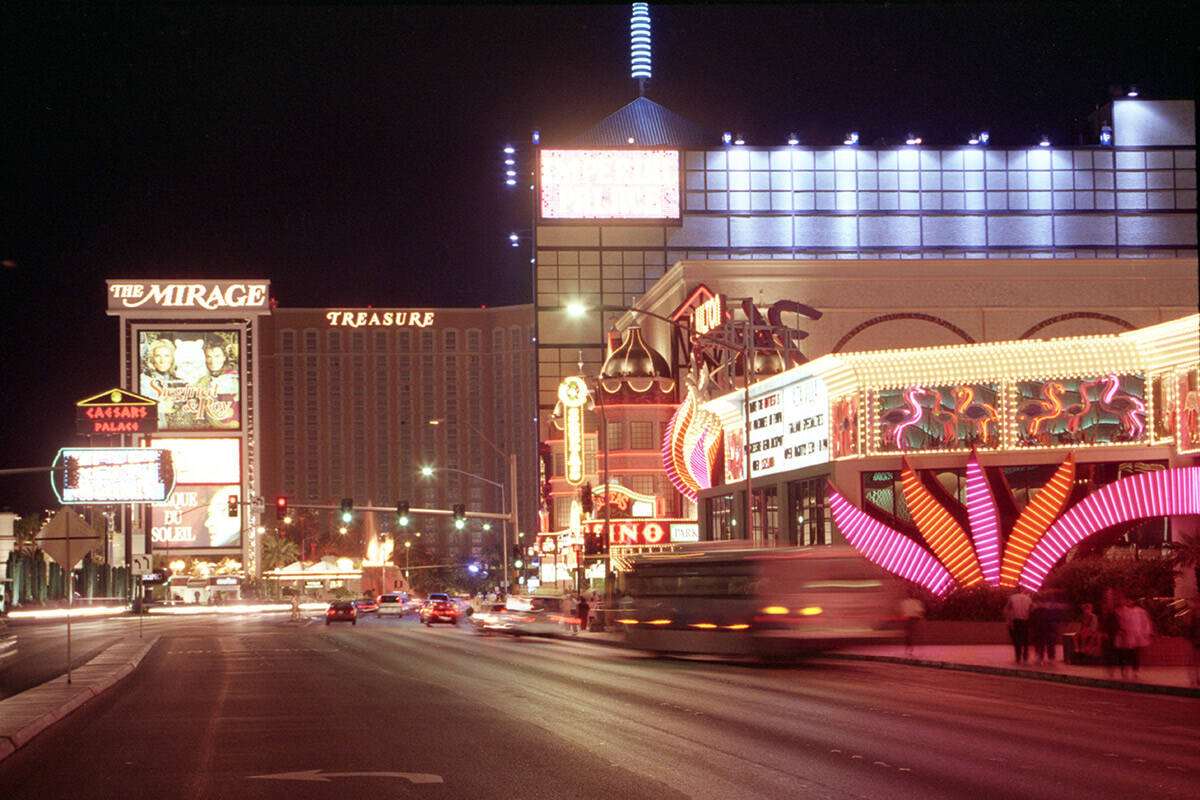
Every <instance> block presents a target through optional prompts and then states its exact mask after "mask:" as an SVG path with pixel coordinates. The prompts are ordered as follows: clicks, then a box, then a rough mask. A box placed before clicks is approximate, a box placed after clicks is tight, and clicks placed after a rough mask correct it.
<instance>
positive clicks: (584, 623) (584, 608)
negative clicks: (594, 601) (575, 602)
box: [579, 597, 592, 633]
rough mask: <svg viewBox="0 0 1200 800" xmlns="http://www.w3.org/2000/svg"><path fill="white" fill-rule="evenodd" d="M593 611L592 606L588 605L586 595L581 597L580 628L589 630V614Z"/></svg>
mask: <svg viewBox="0 0 1200 800" xmlns="http://www.w3.org/2000/svg"><path fill="white" fill-rule="evenodd" d="M591 613H592V607H591V606H589V605H588V601H587V598H586V597H580V598H579V630H581V631H584V632H585V633H586V632H587V629H588V615H589V614H591Z"/></svg>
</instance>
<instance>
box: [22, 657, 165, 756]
mask: <svg viewBox="0 0 1200 800" xmlns="http://www.w3.org/2000/svg"><path fill="white" fill-rule="evenodd" d="M157 642H158V636H154V637H152V638H150V639H149V640H148V641H146V640H133V641H132V642H126V641H120V642H116V643H114V644H112V645H110V646H109V647H107V648H105V649H104V650H103V651H101V652H100V653H99V654H98V655H97V656H96V657H95V658H93V659H92V660H91V661H89V662H87V663H86V664H84V665H83V666H81V667H78V668H76V669H73V670H71V683H67V676H66V675H60V676H59V677H57V678H54V679H53V680H50V681H47V682H46V683H43V684H41V685H40V686H35V687H34V688H32V689H30V690H28V691H25V692H21V693H20V694H18V695H14V696H13V697H9V698H6V699H4V700H0V760H3V759H5V758H7V757H8V756H10V755H12V754H13V753H14V752H16V751H17V750H18V749H19V748H21V747H24V746H25V745H27V744H29V742H30V741H31V740H32V739H33V738H34V737H36V736H37V735H38V734H39V733H41V732H42V731H44V730H46V728H49V727H50V726H51V725H53V724H54V723H56V722H58V721H59V720H61V719H63V718H64V717H66V716H68V715H69V714H70V713H71V712H72V711H75V710H76V709H77V708H79V707H80V706H82V705H83V704H85V703H86V702H87V701H89V700H92V699H95V698H96V697H99V696H100V695H101V694H103V693H104V692H106V691H108V690H109V689H111V688H112V687H113V686H115V685H116V684H117V683H119V682H120V681H121V680H123V679H124V678H126V677H128V676H129V675H130V674H131V673H132V672H133V671H134V670H135V669H136V668H137V666H138V665H139V664H140V663H141V661H142V659H143V658H145V657H146V654H147V653H149V652H150V649H151V648H152V647H154V645H155V644H156V643H157Z"/></svg>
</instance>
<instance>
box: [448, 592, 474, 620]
mask: <svg viewBox="0 0 1200 800" xmlns="http://www.w3.org/2000/svg"><path fill="white" fill-rule="evenodd" d="M450 602H451V603H454V607H455V608H457V609H458V615H459V616H460V617H469V616H471V615H472V614H474V613H475V607H474V606H472V605H471V601H470V600H468V599H467V598H465V597H451V598H450Z"/></svg>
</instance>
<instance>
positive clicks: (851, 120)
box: [0, 2, 1196, 512]
mask: <svg viewBox="0 0 1200 800" xmlns="http://www.w3.org/2000/svg"><path fill="white" fill-rule="evenodd" d="M651 18H652V21H653V26H654V27H653V38H654V75H655V77H654V80H653V81H652V82H651V85H650V90H649V92H648V94H649V96H650V97H651V99H654V100H655V101H657V102H659V103H661V104H663V105H665V106H666V107H668V108H670V109H672V110H673V111H676V112H678V113H680V114H682V115H683V116H684V117H687V118H689V119H691V120H692V121H694V122H697V123H699V124H701V125H703V126H705V127H707V128H708V129H710V130H712V131H714V132H717V133H719V132H720V131H723V130H736V131H740V132H742V133H743V134H745V136H746V137H747V139H748V141H749V142H750V143H751V144H777V143H782V142H783V141H784V140H785V139H786V136H787V134H788V132H789V131H796V132H797V133H799V134H800V137H801V139H802V141H803V142H804V143H806V144H813V145H828V144H835V143H838V142H840V139H841V135H842V134H843V133H844V132H845V131H847V130H849V129H851V128H855V129H858V130H859V131H861V134H862V139H863V141H864V142H868V143H869V142H872V141H874V140H875V139H877V138H880V137H888V138H892V139H896V138H901V137H903V136H904V134H905V133H907V132H908V131H915V132H918V133H920V134H922V135H923V136H924V138H925V141H926V143H928V144H940V143H952V144H959V143H961V142H962V141H963V140H964V139H965V136H966V134H967V133H968V132H970V131H971V130H974V129H978V128H981V127H987V128H989V129H990V130H991V132H992V140H993V142H994V143H995V144H996V145H1001V146H1003V145H1005V144H1014V145H1028V144H1030V143H1032V142H1034V141H1036V139H1037V137H1038V136H1039V135H1041V134H1042V133H1046V134H1049V135H1050V136H1051V137H1052V139H1053V141H1055V142H1056V143H1069V142H1072V141H1074V137H1075V136H1076V135H1077V134H1078V133H1079V132H1080V131H1082V130H1083V129H1084V127H1085V125H1084V122H1085V120H1086V117H1087V114H1088V113H1089V112H1090V111H1091V110H1092V109H1094V108H1095V107H1096V106H1097V105H1098V104H1100V103H1103V102H1105V101H1106V100H1107V98H1108V96H1109V87H1110V86H1112V85H1114V84H1119V85H1126V84H1129V83H1136V84H1137V85H1138V86H1139V88H1140V89H1141V90H1142V92H1143V95H1144V96H1148V97H1159V98H1172V99H1179V98H1194V97H1195V86H1194V78H1195V74H1196V71H1195V67H1196V64H1195V55H1196V50H1195V32H1194V26H1193V24H1192V23H1191V22H1189V20H1190V19H1192V14H1191V9H1190V7H1189V5H1188V4H1185V3H1139V2H1133V3H1122V4H1103V3H1087V4H1055V5H1049V4H1043V3H1021V4H1015V5H1004V4H972V3H961V4H952V5H943V6H924V5H913V4H901V5H884V4H869V3H865V4H852V5H845V6H838V5H825V4H823V5H815V6H795V5H765V6H750V5H740V6H718V5H701V6H686V5H668V6H656V5H652V6H651ZM628 26H629V6H628V5H622V6H580V7H571V6H515V7H480V6H450V7H446V6H437V7H427V8H422V7H411V6H403V7H399V8H395V9H386V8H385V9H379V8H362V7H353V6H351V7H329V8H314V7H308V6H303V7H282V6H276V7H272V8H266V9H263V8H259V7H257V6H247V7H226V6H223V7H190V6H184V7H164V8H155V7H116V8H114V7H108V6H98V5H87V4H78V3H73V4H70V5H46V4H40V3H31V4H27V5H19V6H18V7H16V8H12V7H6V8H3V9H0V33H2V34H3V42H4V46H3V48H0V65H2V69H0V87H2V90H0V102H2V103H3V105H2V109H3V116H4V123H5V124H4V134H3V136H4V139H3V141H4V146H3V150H2V158H3V166H4V170H3V179H2V180H0V197H3V206H2V214H0V216H2V220H0V226H2V227H0V232H2V233H0V259H2V260H3V261H4V266H3V267H0V300H2V301H3V312H4V313H3V314H2V315H0V318H2V319H3V322H2V323H0V324H2V326H3V327H2V328H0V341H2V342H3V345H2V347H3V353H4V371H5V374H6V377H7V380H6V381H5V385H4V391H3V393H2V395H0V396H2V398H3V399H2V400H0V409H2V410H3V415H2V417H0V420H2V422H3V426H2V427H0V470H2V469H12V468H15V467H26V466H35V465H39V464H48V463H49V462H50V459H51V458H52V457H53V455H54V453H55V452H56V451H57V449H58V448H59V447H62V446H70V445H77V444H78V443H79V442H78V441H76V440H74V439H73V436H72V432H73V426H74V423H73V420H74V404H75V402H76V401H77V400H79V399H82V398H83V397H86V396H89V395H92V394H95V393H96V392H99V391H102V390H104V389H107V388H111V387H112V386H114V385H116V384H117V382H118V380H119V371H118V361H117V344H118V341H117V336H118V332H117V324H116V321H115V320H114V319H113V318H110V317H108V316H106V315H105V313H104V309H105V295H104V280H105V279H106V278H148V277H163V278H167V277H181V278H183V277H187V278H198V277H204V278H234V277H254V278H268V279H270V280H271V282H272V294H273V296H274V297H275V298H277V300H278V302H279V304H280V305H281V306H284V307H319V306H335V305H337V306H365V305H375V306H452V305H468V306H477V305H481V304H487V305H505V304H512V303H522V302H529V301H530V300H531V291H530V283H531V282H530V276H529V268H528V263H527V259H528V254H527V251H526V253H525V255H524V256H522V255H521V254H520V253H519V252H518V251H516V250H514V249H513V248H510V247H508V246H507V242H506V238H505V237H506V235H507V233H508V232H509V231H510V230H512V229H513V228H515V227H522V226H524V227H527V226H528V222H527V220H528V212H527V206H525V205H522V202H521V200H520V199H518V198H517V197H515V196H513V195H511V194H509V193H508V192H509V191H511V190H508V189H506V188H505V187H504V186H503V184H502V180H501V164H500V159H499V148H500V147H501V146H502V145H503V144H504V143H505V142H506V141H509V140H512V141H516V142H524V141H528V135H529V132H530V130H532V129H534V128H537V129H539V130H541V131H542V134H543V143H545V144H554V143H556V142H560V143H562V142H564V141H568V140H569V139H570V138H571V137H572V136H573V135H575V134H577V133H580V132H582V131H584V130H586V129H588V128H590V127H591V126H592V125H594V124H595V123H597V122H599V121H600V120H601V119H602V118H603V117H605V116H607V115H608V114H610V113H612V112H613V111H615V110H616V109H618V108H619V107H621V106H622V105H624V104H625V103H627V102H629V101H630V100H632V99H633V98H634V97H635V96H636V93H635V90H634V88H633V83H632V81H630V80H629V79H628V78H627V77H626V76H627V75H628ZM51 500H52V495H51V494H50V492H49V489H48V481H47V479H46V478H45V476H38V477H37V478H36V479H23V478H20V479H19V478H12V477H3V476H0V507H5V506H8V507H11V508H12V509H13V510H17V511H18V512H25V511H31V510H34V509H36V508H39V507H41V506H43V505H45V504H47V503H49V502H50V501H51Z"/></svg>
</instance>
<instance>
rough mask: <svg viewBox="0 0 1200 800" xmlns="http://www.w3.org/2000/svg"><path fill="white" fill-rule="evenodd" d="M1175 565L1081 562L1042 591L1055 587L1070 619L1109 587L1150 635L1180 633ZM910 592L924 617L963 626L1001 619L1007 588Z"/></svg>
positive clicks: (1100, 560) (1063, 568) (1055, 576)
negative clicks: (1134, 609) (1133, 603)
mask: <svg viewBox="0 0 1200 800" xmlns="http://www.w3.org/2000/svg"><path fill="white" fill-rule="evenodd" d="M1174 581H1175V567H1174V566H1173V565H1172V564H1171V563H1170V562H1168V561H1165V560H1162V559H1144V560H1135V559H1111V558H1099V557H1095V558H1083V559H1076V560H1074V561H1069V562H1067V563H1066V564H1063V565H1061V566H1059V567H1058V568H1057V569H1055V570H1054V571H1053V572H1051V573H1050V575H1049V576H1047V578H1046V582H1045V584H1044V585H1043V588H1045V589H1058V590H1061V591H1062V593H1063V600H1064V601H1065V602H1067V603H1068V604H1069V605H1070V607H1071V610H1070V615H1071V617H1072V618H1073V619H1078V617H1079V606H1080V605H1081V604H1082V603H1091V604H1092V605H1093V606H1094V607H1095V608H1096V610H1097V612H1098V611H1099V610H1100V606H1101V600H1102V599H1103V597H1104V590H1105V589H1107V588H1111V589H1113V590H1114V591H1116V592H1120V593H1121V594H1124V595H1126V596H1129V597H1134V598H1137V599H1138V601H1139V602H1141V603H1142V604H1143V605H1144V606H1145V608H1146V610H1147V611H1148V612H1149V613H1150V620H1151V621H1152V622H1153V623H1154V632H1155V633H1156V634H1158V635H1160V636H1178V635H1180V627H1179V620H1178V617H1177V616H1176V615H1177V609H1175V608H1174V607H1172V606H1171V605H1170V601H1171V599H1172V594H1173V593H1174V585H1175V583H1174ZM910 590H911V591H913V592H914V594H915V595H916V596H917V597H919V598H920V599H921V601H922V602H923V603H925V608H926V609H927V613H926V616H927V618H928V619H941V620H958V621H965V622H996V621H1000V620H1003V619H1004V604H1005V602H1006V601H1007V600H1008V596H1009V595H1010V594H1012V591H1011V590H1009V589H999V588H996V587H993V586H972V587H970V588H967V589H959V590H957V591H953V592H951V593H950V594H948V595H946V596H945V597H936V596H934V595H933V594H931V593H929V592H927V591H925V590H923V589H919V588H917V587H913V586H911V585H910Z"/></svg>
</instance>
